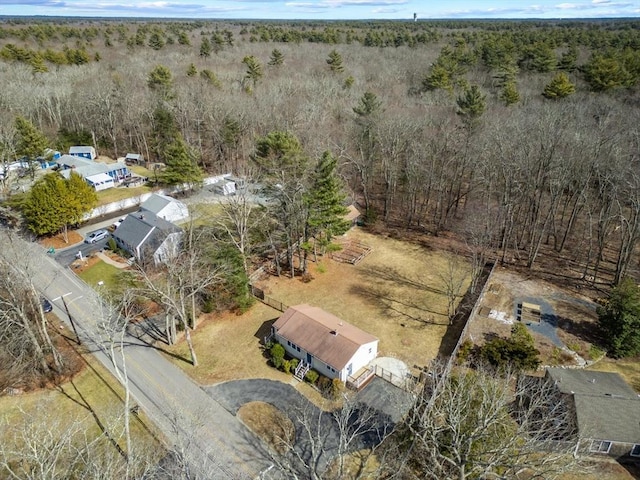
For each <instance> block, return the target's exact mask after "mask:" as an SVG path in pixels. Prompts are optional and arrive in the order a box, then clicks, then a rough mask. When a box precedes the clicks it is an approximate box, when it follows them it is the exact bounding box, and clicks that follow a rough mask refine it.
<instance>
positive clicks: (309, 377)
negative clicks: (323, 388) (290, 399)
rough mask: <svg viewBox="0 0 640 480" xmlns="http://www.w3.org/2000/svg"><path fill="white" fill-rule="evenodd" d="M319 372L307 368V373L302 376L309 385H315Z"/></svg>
mask: <svg viewBox="0 0 640 480" xmlns="http://www.w3.org/2000/svg"><path fill="white" fill-rule="evenodd" d="M319 377H320V374H319V373H318V372H316V371H315V370H309V371H308V372H307V374H306V375H305V376H304V379H305V381H307V382H309V383H310V384H311V385H315V384H316V382H317V381H318V378H319Z"/></svg>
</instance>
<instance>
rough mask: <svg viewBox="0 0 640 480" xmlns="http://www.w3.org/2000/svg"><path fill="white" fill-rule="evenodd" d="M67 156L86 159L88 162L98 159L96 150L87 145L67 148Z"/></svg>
mask: <svg viewBox="0 0 640 480" xmlns="http://www.w3.org/2000/svg"><path fill="white" fill-rule="evenodd" d="M69 155H71V156H73V157H82V158H87V159H89V160H95V159H96V158H98V154H97V153H96V149H95V148H93V147H90V146H87V145H75V146H73V147H69Z"/></svg>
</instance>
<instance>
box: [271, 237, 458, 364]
mask: <svg viewBox="0 0 640 480" xmlns="http://www.w3.org/2000/svg"><path fill="white" fill-rule="evenodd" d="M347 236H348V238H349V239H350V240H354V241H357V242H360V243H363V244H365V245H368V246H370V247H372V249H373V250H372V252H371V253H370V254H369V255H368V256H367V257H365V258H364V260H362V261H361V262H360V263H358V264H357V265H351V264H346V263H338V262H335V261H331V260H327V259H322V260H321V261H320V268H318V265H316V264H312V265H311V268H310V271H311V274H312V276H313V280H312V281H310V282H308V283H304V282H302V281H301V280H300V279H298V278H296V279H294V280H291V279H290V278H288V277H280V278H277V277H269V278H267V279H266V280H264V281H263V282H261V283H260V284H259V286H260V287H261V288H263V289H264V290H265V293H266V294H267V295H269V296H271V297H273V298H274V299H276V300H279V301H281V302H283V303H284V304H286V305H296V304H301V303H309V304H312V305H316V306H318V307H321V308H323V309H324V310H327V311H328V312H331V313H333V314H334V315H336V316H338V317H340V318H342V319H344V320H346V321H347V322H349V323H352V324H354V325H356V326H358V327H359V328H361V329H362V330H364V331H366V332H369V333H371V334H373V335H375V336H377V337H378V338H379V339H380V344H379V348H378V351H379V353H378V355H379V356H391V357H396V358H398V359H400V360H402V361H404V362H405V363H407V365H409V366H413V365H414V364H416V365H426V364H427V363H428V362H430V361H431V360H432V359H433V358H435V357H436V356H437V355H438V352H439V351H440V350H441V347H443V346H442V339H443V337H444V334H445V332H446V330H447V326H448V318H447V297H446V295H444V294H443V293H442V290H443V280H442V278H440V275H446V273H445V272H446V271H447V269H448V260H447V257H446V255H445V254H443V253H442V252H440V251H432V250H429V249H427V248H425V247H424V246H420V245H416V244H413V243H408V242H403V241H401V240H395V239H391V238H387V237H384V236H380V235H373V234H370V233H367V232H365V231H363V230H361V229H357V228H356V229H353V230H351V231H349V233H348V234H347ZM465 267H466V264H465ZM321 272H323V273H321ZM467 287H468V278H467V280H465V282H464V286H463V287H462V292H463V293H464V291H466V289H467ZM444 347H450V346H444Z"/></svg>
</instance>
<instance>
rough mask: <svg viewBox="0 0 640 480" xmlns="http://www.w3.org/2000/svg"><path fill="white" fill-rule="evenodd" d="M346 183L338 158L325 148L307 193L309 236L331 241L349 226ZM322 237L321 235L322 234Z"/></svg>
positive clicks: (326, 241)
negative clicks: (340, 170) (339, 170)
mask: <svg viewBox="0 0 640 480" xmlns="http://www.w3.org/2000/svg"><path fill="white" fill-rule="evenodd" d="M344 200H345V195H344V193H343V185H342V182H341V180H340V178H339V177H338V173H337V160H336V159H335V158H334V157H333V156H332V155H331V152H324V153H323V154H322V158H321V159H320V161H319V162H318V164H317V165H316V168H315V170H314V172H313V174H312V177H311V186H310V188H309V190H308V192H307V195H306V196H305V202H306V205H307V209H308V217H307V228H308V231H309V236H314V237H317V239H318V240H320V241H321V242H325V243H328V242H330V241H331V239H332V238H333V237H334V236H336V235H342V234H343V233H345V232H346V231H347V230H348V228H349V223H348V222H347V221H346V220H345V218H344V217H345V215H346V214H347V212H348V210H347V208H346V207H345V206H344ZM318 237H320V238H318Z"/></svg>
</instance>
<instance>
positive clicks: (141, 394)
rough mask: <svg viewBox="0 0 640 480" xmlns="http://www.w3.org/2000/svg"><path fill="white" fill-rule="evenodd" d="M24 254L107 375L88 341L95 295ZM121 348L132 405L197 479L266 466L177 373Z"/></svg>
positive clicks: (52, 264) (140, 349)
mask: <svg viewBox="0 0 640 480" xmlns="http://www.w3.org/2000/svg"><path fill="white" fill-rule="evenodd" d="M25 248H28V249H29V250H30V256H31V258H32V259H33V260H34V262H36V263H37V264H38V271H37V273H36V274H35V276H34V278H33V281H34V283H35V285H36V287H37V288H39V289H40V290H41V291H42V292H43V293H44V294H45V295H46V296H47V297H48V298H49V299H51V300H52V303H53V304H54V311H55V312H56V314H57V315H58V316H59V317H60V318H61V319H63V320H64V319H66V318H67V315H66V311H67V310H68V313H69V317H70V318H69V319H70V320H72V326H75V328H76V329H77V332H78V334H79V336H80V338H81V339H82V341H83V343H85V345H86V346H88V348H89V349H90V350H91V351H93V352H94V354H95V356H96V357H97V358H98V359H99V360H100V361H101V362H102V363H103V364H104V365H105V366H106V367H107V368H108V369H109V370H110V371H113V365H112V363H111V360H110V359H109V357H108V356H107V355H106V354H105V352H104V351H102V350H101V349H100V347H99V345H97V344H96V343H95V342H94V340H93V339H95V338H97V336H96V334H95V332H96V323H95V320H96V319H95V316H94V314H92V312H96V311H98V310H97V309H98V305H99V300H98V297H97V294H96V293H95V292H94V291H93V290H92V289H91V288H90V287H88V286H87V285H86V284H84V283H83V282H82V281H81V280H79V279H78V278H77V277H76V276H75V275H74V274H73V273H72V272H71V271H69V269H67V268H65V267H63V266H62V265H60V264H59V263H58V262H56V261H55V260H54V259H53V258H51V257H50V256H48V255H47V254H46V253H45V251H44V250H43V249H42V248H41V247H39V246H37V245H35V244H32V243H28V242H25ZM65 304H66V308H65ZM126 343H127V346H126V347H125V352H126V368H127V373H128V377H129V382H130V385H131V393H132V395H133V397H134V399H135V401H136V402H137V403H138V404H139V405H140V407H141V408H143V409H144V411H145V412H146V413H147V415H148V416H149V417H150V418H151V419H152V420H153V421H154V422H155V423H156V424H157V425H158V426H159V427H160V429H161V430H162V431H163V432H164V434H165V436H166V437H167V438H168V439H169V441H170V442H171V443H172V444H173V445H174V446H177V447H178V448H180V449H183V450H186V451H187V452H188V456H187V458H188V459H189V463H190V464H191V466H192V468H194V469H196V471H197V470H199V471H200V476H201V478H207V479H212V480H217V479H249V478H255V477H256V476H257V474H258V473H259V472H260V471H262V470H264V469H265V468H267V467H268V466H269V463H268V462H267V461H266V460H265V456H264V455H263V453H261V452H262V448H261V446H260V444H259V441H258V440H257V439H256V437H255V436H254V435H253V434H252V433H251V432H250V431H249V430H248V429H246V428H245V427H244V426H243V425H242V424H241V423H240V422H239V421H238V420H237V419H236V418H235V417H234V416H233V415H231V414H230V413H229V412H228V411H227V410H225V409H224V408H223V407H222V406H221V405H220V404H219V403H217V402H216V401H215V400H213V399H212V398H211V397H209V396H208V395H207V394H206V393H205V392H204V391H203V390H202V389H201V388H200V387H199V386H197V385H196V384H194V383H193V382H192V381H191V380H190V379H189V378H188V377H187V376H186V375H185V374H184V373H183V372H182V371H181V370H180V369H179V368H177V367H176V366H174V365H173V364H172V363H171V362H169V361H168V360H166V359H165V358H164V357H162V356H161V355H160V354H159V353H158V352H157V351H156V350H155V349H154V348H151V347H150V346H149V345H148V344H145V343H144V342H143V341H141V340H138V339H137V338H135V337H131V336H129V337H127V338H126ZM120 368H122V365H120Z"/></svg>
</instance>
